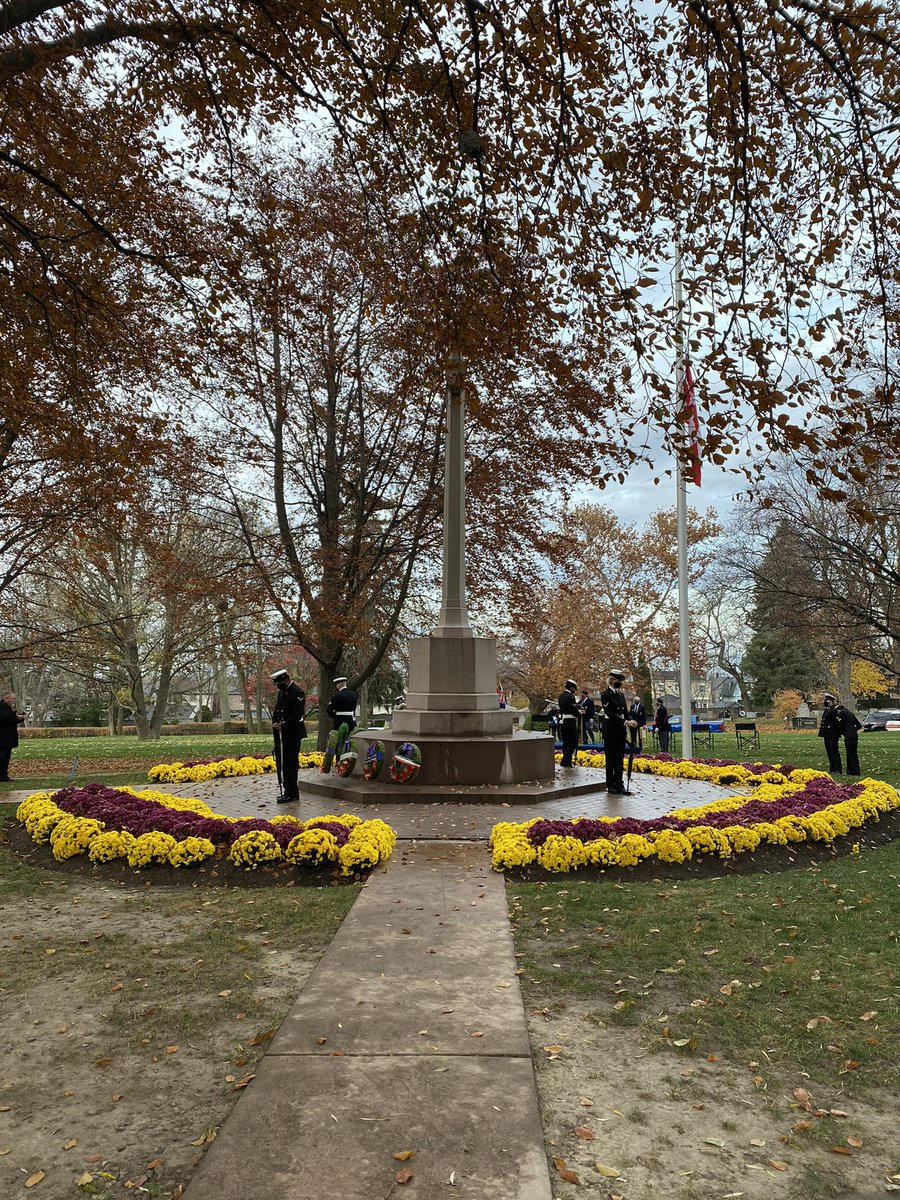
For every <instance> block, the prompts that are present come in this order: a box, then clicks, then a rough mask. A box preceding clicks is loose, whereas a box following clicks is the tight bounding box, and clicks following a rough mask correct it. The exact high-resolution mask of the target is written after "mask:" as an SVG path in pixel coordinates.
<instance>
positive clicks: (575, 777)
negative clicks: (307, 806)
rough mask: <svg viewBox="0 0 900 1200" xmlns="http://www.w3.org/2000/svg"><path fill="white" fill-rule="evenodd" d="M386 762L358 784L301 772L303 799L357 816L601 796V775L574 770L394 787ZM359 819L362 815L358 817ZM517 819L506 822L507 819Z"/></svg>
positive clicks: (603, 785)
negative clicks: (391, 808) (365, 809)
mask: <svg viewBox="0 0 900 1200" xmlns="http://www.w3.org/2000/svg"><path fill="white" fill-rule="evenodd" d="M388 769H389V763H386V764H385V766H384V769H383V772H382V774H381V775H380V776H379V777H378V779H374V780H368V779H362V778H360V777H359V776H357V775H349V776H347V777H346V778H341V776H340V775H321V774H320V773H319V772H318V771H317V770H312V771H301V772H300V793H301V796H305V795H312V796H321V797H322V798H323V799H327V800H329V801H333V802H334V803H333V804H329V806H328V807H329V811H330V812H336V813H337V812H346V811H347V810H348V809H350V810H351V811H358V809H359V806H361V805H364V804H373V805H379V804H508V805H512V806H514V805H516V804H527V805H532V806H533V805H535V804H543V803H545V802H549V801H552V800H563V799H565V798H566V797H567V796H586V795H589V794H591V793H594V794H596V793H598V792H605V790H606V783H605V780H604V774H603V772H602V771H596V770H589V769H588V768H584V767H581V768H578V769H577V770H573V771H571V772H569V771H565V770H560V772H559V774H558V775H557V777H556V778H555V779H551V780H547V781H545V782H543V783H537V782H528V781H526V782H524V783H509V784H488V783H485V784H480V785H479V784H473V785H466V784H455V785H450V784H443V785H442V784H428V783H420V782H419V780H418V778H417V779H416V781H415V782H414V783H394V782H393V781H392V780H391V778H390V775H388V776H387V779H385V778H384V776H385V775H386V774H387V771H388ZM359 815H362V813H359ZM514 819H515V818H513V817H510V820H514Z"/></svg>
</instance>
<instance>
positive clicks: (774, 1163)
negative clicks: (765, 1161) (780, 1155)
mask: <svg viewBox="0 0 900 1200" xmlns="http://www.w3.org/2000/svg"><path fill="white" fill-rule="evenodd" d="M769 1166H770V1167H774V1168H775V1170H776V1171H786V1170H787V1169H788V1165H787V1163H785V1162H779V1161H778V1159H777V1158H770V1159H769Z"/></svg>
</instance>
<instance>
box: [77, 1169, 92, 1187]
mask: <svg viewBox="0 0 900 1200" xmlns="http://www.w3.org/2000/svg"><path fill="white" fill-rule="evenodd" d="M93 1182H94V1177H93V1175H92V1174H91V1173H90V1171H85V1173H84V1174H83V1175H82V1176H81V1178H80V1179H77V1180H76V1181H75V1183H76V1186H77V1187H84V1186H85V1184H88V1183H93Z"/></svg>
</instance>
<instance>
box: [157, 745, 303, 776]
mask: <svg viewBox="0 0 900 1200" xmlns="http://www.w3.org/2000/svg"><path fill="white" fill-rule="evenodd" d="M323 758H324V755H323V754H322V753H321V751H319V750H313V751H311V752H310V753H308V754H301V755H300V770H301V771H305V770H307V769H309V768H310V767H321V765H322V759H323ZM274 770H275V758H274V755H272V754H267V755H263V756H257V755H255V754H245V755H243V756H242V757H241V758H215V759H211V760H210V761H209V762H196V763H180V762H172V763H157V765H156V766H155V767H151V768H150V770H149V771H148V772H147V778H148V779H149V780H150V781H151V782H152V783H205V782H206V781H207V780H209V779H234V778H237V777H238V776H239V775H270V774H271V773H272V772H273V771H274Z"/></svg>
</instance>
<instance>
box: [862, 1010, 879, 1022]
mask: <svg viewBox="0 0 900 1200" xmlns="http://www.w3.org/2000/svg"><path fill="white" fill-rule="evenodd" d="M877 1016H878V1013H877V1012H864V1013H863V1015H862V1016H861V1017H860V1018H859V1019H860V1020H861V1021H871V1020H872V1018H873V1017H877Z"/></svg>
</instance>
